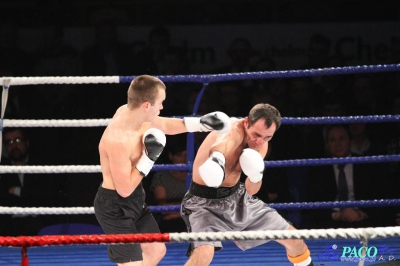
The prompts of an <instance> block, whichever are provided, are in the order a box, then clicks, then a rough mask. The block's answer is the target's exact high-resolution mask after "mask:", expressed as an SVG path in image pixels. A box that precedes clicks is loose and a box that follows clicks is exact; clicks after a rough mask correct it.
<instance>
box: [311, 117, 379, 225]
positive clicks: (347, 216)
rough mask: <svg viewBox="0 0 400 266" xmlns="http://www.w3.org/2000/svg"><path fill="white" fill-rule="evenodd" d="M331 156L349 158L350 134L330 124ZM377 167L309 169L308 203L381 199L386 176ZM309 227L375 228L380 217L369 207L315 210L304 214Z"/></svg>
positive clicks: (355, 166) (348, 165)
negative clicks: (380, 183) (381, 186)
mask: <svg viewBox="0 0 400 266" xmlns="http://www.w3.org/2000/svg"><path fill="white" fill-rule="evenodd" d="M325 145H326V149H327V151H328V155H329V156H330V157H334V158H339V157H351V156H352V154H351V152H350V134H349V131H348V129H347V127H346V126H344V125H333V126H330V127H328V128H327V131H326V141H325ZM382 167H383V166H382V165H379V164H346V165H343V164H342V165H323V166H312V167H310V168H309V175H308V180H307V185H308V193H307V194H308V201H310V202H318V201H348V200H372V199H377V198H379V197H380V196H381V189H379V187H380V185H379V184H378V183H379V182H380V181H381V180H382V179H381V178H382V175H383V174H384V173H385V172H384V171H382ZM304 213H305V214H306V217H307V218H308V219H306V220H307V221H308V223H309V224H308V226H310V227H311V228H349V227H354V228H356V227H368V226H374V224H376V223H377V222H378V220H379V215H377V214H376V210H373V209H372V208H365V209H364V208H353V207H350V208H340V209H333V210H332V209H315V210H309V211H305V212H304Z"/></svg>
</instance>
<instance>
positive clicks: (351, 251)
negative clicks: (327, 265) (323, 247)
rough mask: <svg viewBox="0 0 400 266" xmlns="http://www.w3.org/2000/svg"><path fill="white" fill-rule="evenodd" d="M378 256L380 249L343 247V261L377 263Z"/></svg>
mask: <svg viewBox="0 0 400 266" xmlns="http://www.w3.org/2000/svg"><path fill="white" fill-rule="evenodd" d="M377 254H378V249H377V248H376V247H375V246H372V247H360V248H358V249H357V248H356V247H353V248H351V247H346V246H344V247H343V252H342V256H341V257H340V260H341V261H360V260H365V261H375V260H376V255H377Z"/></svg>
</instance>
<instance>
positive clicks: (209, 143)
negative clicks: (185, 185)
mask: <svg viewBox="0 0 400 266" xmlns="http://www.w3.org/2000/svg"><path fill="white" fill-rule="evenodd" d="M228 143H229V144H228ZM226 145H228V146H229V148H227V149H226V150H225V151H224V152H223V153H224V154H225V160H226V161H225V180H224V182H223V183H222V185H221V186H223V187H232V186H234V185H235V184H236V183H237V182H238V180H239V179H240V175H241V172H242V169H241V167H240V164H239V157H240V154H241V153H242V151H243V149H244V148H246V147H247V143H246V139H245V132H244V128H243V119H239V120H236V121H234V122H233V123H232V128H231V130H230V131H229V132H228V133H226V134H223V135H219V134H216V133H210V134H208V135H207V137H206V139H205V140H204V141H203V143H202V144H201V146H200V148H199V150H198V152H197V155H196V159H195V161H194V163H193V169H194V170H193V181H194V182H195V183H197V184H200V185H206V184H205V183H204V181H203V180H202V178H201V177H200V174H199V172H198V169H199V166H201V165H202V164H203V163H204V162H205V161H206V160H207V159H208V158H209V156H210V151H211V150H213V149H216V150H219V147H221V146H222V147H226ZM222 149H224V148H222Z"/></svg>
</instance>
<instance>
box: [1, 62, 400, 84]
mask: <svg viewBox="0 0 400 266" xmlns="http://www.w3.org/2000/svg"><path fill="white" fill-rule="evenodd" d="M399 70H400V64H385V65H364V66H348V67H331V68H319V69H306V70H282V71H260V72H244V73H231V74H214V75H211V74H206V75H165V76H157V77H158V78H160V79H161V80H163V81H164V82H199V83H203V84H206V83H207V84H208V83H210V82H220V81H226V80H244V79H265V78H290V77H307V76H322V75H340V74H357V73H374V72H375V73H376V72H389V71H399ZM135 77H136V76H90V77H85V76H82V77H79V76H78V77H3V78H1V84H4V82H5V81H6V80H10V81H11V85H38V84H89V83H130V82H131V81H132V79H134V78H135Z"/></svg>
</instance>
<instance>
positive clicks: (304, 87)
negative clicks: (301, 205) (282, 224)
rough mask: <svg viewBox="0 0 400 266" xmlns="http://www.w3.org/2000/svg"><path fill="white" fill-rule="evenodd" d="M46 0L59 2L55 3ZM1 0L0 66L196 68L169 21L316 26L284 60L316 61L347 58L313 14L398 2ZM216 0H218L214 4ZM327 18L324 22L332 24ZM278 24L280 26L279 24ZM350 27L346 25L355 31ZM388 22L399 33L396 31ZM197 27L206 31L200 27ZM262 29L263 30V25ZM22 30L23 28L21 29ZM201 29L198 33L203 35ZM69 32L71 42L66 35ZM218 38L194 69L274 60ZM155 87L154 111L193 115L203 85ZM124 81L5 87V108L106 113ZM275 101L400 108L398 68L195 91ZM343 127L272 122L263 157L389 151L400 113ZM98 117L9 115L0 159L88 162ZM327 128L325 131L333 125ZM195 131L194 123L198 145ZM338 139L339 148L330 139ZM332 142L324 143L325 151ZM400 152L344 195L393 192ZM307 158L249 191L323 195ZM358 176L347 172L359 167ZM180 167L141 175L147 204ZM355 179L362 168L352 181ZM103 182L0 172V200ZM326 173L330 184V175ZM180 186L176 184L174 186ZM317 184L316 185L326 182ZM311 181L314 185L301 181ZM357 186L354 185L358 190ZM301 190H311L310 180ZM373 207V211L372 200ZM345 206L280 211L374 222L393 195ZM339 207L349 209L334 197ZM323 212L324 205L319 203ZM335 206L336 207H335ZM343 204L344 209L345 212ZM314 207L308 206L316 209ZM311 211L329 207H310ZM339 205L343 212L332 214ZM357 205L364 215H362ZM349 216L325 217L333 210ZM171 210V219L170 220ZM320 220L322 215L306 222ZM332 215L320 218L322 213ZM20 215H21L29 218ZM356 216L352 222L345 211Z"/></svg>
mask: <svg viewBox="0 0 400 266" xmlns="http://www.w3.org/2000/svg"><path fill="white" fill-rule="evenodd" d="M56 2H57V3H56ZM56 2H55V1H2V3H0V7H1V9H2V10H3V11H7V12H3V13H2V14H3V15H4V16H2V18H1V21H0V23H1V25H0V31H1V42H0V60H1V64H0V76H1V77H7V76H11V77H12V76H110V75H118V76H123V75H132V76H134V75H141V74H150V75H188V74H199V73H198V72H196V70H195V69H194V68H193V66H192V65H191V61H190V60H189V52H188V50H187V47H184V46H181V45H175V43H176V42H175V41H174V39H173V36H172V35H171V32H170V30H169V27H170V26H171V25H174V26H176V25H210V26H213V25H219V26H220V25H228V26H229V25H232V27H233V29H232V30H233V31H234V27H235V25H246V26H251V25H253V24H261V25H268V26H270V27H274V25H278V24H285V23H286V24H298V23H300V24H306V25H310V29H312V30H314V32H312V33H311V34H310V37H309V38H308V41H307V47H306V56H305V58H304V61H303V62H301V63H300V64H297V63H294V64H293V65H291V66H290V69H293V70H294V69H315V68H329V67H344V66H350V65H359V64H361V63H363V62H357V61H355V60H354V59H353V60H352V61H351V62H349V61H348V60H347V59H348V58H346V56H344V55H343V54H340V53H337V49H335V46H334V44H333V40H332V39H331V38H330V33H329V32H323V31H319V30H316V28H315V27H312V25H314V24H324V23H333V25H334V23H343V22H345V23H346V22H348V23H364V22H376V23H380V22H393V23H396V22H398V21H399V18H400V3H398V2H396V1H385V0H381V1H379V4H378V1H343V0H337V1H311V0H304V1H298V0H284V1H282V0H280V1H277V0H276V1H207V3H204V1H190V3H189V2H187V1H113V2H112V4H111V1H95V2H96V3H95V2H93V1H56ZM216 2H217V3H216ZM143 25H145V26H149V31H148V32H147V33H146V35H147V37H146V38H145V39H143V40H140V41H135V42H133V43H127V42H123V41H120V37H121V31H119V30H120V29H121V28H122V27H133V28H134V27H136V26H143ZM71 28H85V29H87V28H88V29H90V30H91V31H92V32H93V33H94V34H93V39H92V42H91V44H90V45H88V46H87V47H84V49H77V48H76V47H74V46H72V45H70V44H68V43H67V42H65V32H66V30H69V29H71ZM27 29H28V30H30V31H32V30H40V31H41V33H42V34H41V35H40V36H42V40H41V42H40V43H41V45H40V46H39V47H38V49H36V50H34V51H32V49H24V47H29V44H27V43H22V42H21V36H23V34H24V32H25V31H26V30H27ZM332 30H334V29H332ZM288 34H290V32H288ZM354 34H355V35H357V33H354ZM396 34H397V35H396ZM393 37H394V38H393V40H394V41H393V42H392V43H391V50H390V51H388V54H389V56H388V57H387V60H385V61H382V62H380V63H384V64H396V63H400V62H399V61H400V60H399V59H400V38H399V37H400V34H399V33H394V36H393ZM204 38H207V36H204ZM271 38H273V36H271ZM22 39H23V38H22ZM213 41H215V42H218V40H210V45H213V43H212V42H213ZM77 42H79V41H77ZM228 43H229V45H228V46H227V47H225V52H226V55H227V58H228V61H227V62H226V64H224V65H218V66H213V67H210V68H209V69H207V70H205V71H204V72H203V73H200V74H221V73H239V72H253V71H275V70H281V68H280V64H279V62H277V60H276V59H275V58H274V57H273V56H267V55H260V54H257V53H255V52H254V49H253V47H254V46H255V43H254V40H253V39H252V40H250V39H248V38H246V37H244V36H239V35H238V36H236V37H235V38H232V39H231V40H229V41H228ZM166 85H167V99H166V101H165V104H164V110H163V111H162V113H161V115H162V116H183V115H191V114H192V113H193V107H194V103H195V100H196V97H197V95H198V93H199V91H200V89H201V88H202V84H197V83H173V82H169V83H166ZM128 86H129V84H100V85H99V84H90V85H68V84H61V85H60V84H54V85H28V86H11V88H10V90H9V99H8V103H7V107H6V111H5V116H4V118H6V119H89V118H90V119H96V118H111V117H112V116H113V113H114V111H115V110H116V109H117V108H118V107H119V106H120V105H123V104H125V103H126V91H127V89H128ZM259 102H264V103H269V104H272V105H274V106H275V107H277V108H278V110H279V111H280V112H281V115H282V117H321V116H357V115H389V114H400V72H382V73H366V74H354V75H349V74H347V75H329V76H315V77H298V78H288V79H284V78H274V79H254V80H252V79H249V80H244V81H227V82H218V83H211V84H209V85H208V86H207V89H206V91H205V94H204V95H203V98H202V101H201V104H200V106H199V110H198V112H197V114H198V115H201V114H204V113H207V112H211V111H215V110H219V111H223V112H225V113H227V114H228V115H229V116H235V117H245V116H246V115H247V114H248V110H250V108H251V107H252V106H253V105H255V104H257V103H259ZM345 126H346V127H344V128H340V127H339V128H332V127H330V126H328V125H296V126H293V125H283V126H282V127H281V129H279V131H278V132H277V134H276V135H275V136H274V139H273V140H272V141H271V148H270V152H269V153H268V155H267V157H266V158H265V160H287V159H307V158H323V157H347V156H371V155H391V154H400V123H355V124H351V125H345ZM103 130H104V128H103V127H87V128H19V129H16V128H12V129H5V130H4V131H3V158H2V161H1V164H3V165H6V164H10V165H26V164H28V165H98V164H99V156H98V150H97V145H98V142H99V140H100V137H101V134H102V132H103ZM335 134H336V135H335ZM203 138H204V134H200V133H198V134H195V140H196V145H199V144H200V143H201V140H202V139H203ZM339 142H340V144H338V145H342V146H341V148H342V149H343V150H344V151H345V152H344V153H342V154H338V153H337V148H335V145H334V143H339ZM167 143H168V144H167V147H166V150H165V151H164V153H163V157H162V158H161V159H160V161H159V162H158V163H185V161H186V135H183V136H181V137H176V138H172V137H171V138H170V137H168V139H167ZM335 149H336V150H335ZM399 165H400V163H399V162H393V163H385V164H371V165H370V166H369V167H372V168H371V169H368V168H364V169H362V170H360V172H363V173H368V174H363V175H362V176H361V177H358V176H357V177H356V172H357V171H358V170H355V169H356V168H357V167H358V166H355V165H354V168H352V169H353V170H351V173H350V174H352V175H354V183H353V184H352V188H351V190H353V192H354V193H352V194H350V196H351V198H350V199H351V200H363V199H377V198H379V199H384V198H386V199H389V198H399V196H400V193H399V189H398V188H399V187H400V186H399V179H400V167H399ZM329 171H330V170H329V169H328V170H327V171H325V170H324V169H319V168H317V167H287V168H274V169H267V170H266V172H265V176H264V184H263V187H262V189H261V191H260V192H259V193H258V194H257V196H259V197H260V198H262V199H263V200H264V201H266V202H268V203H270V202H301V201H333V200H337V199H336V198H335V197H334V196H332V197H331V198H330V197H329V196H328V194H329V193H328V192H329V191H334V190H335V189H336V188H335V184H334V183H333V184H331V185H332V187H329V186H328V187H325V188H322V186H323V185H326V184H327V183H329V182H323V183H324V184H320V183H319V182H320V181H321V180H323V179H324V178H325V177H326V176H329V175H330V172H329ZM357 175H358V172H357ZM185 178H186V175H185V173H182V172H179V171H171V172H158V173H157V172H152V174H151V175H150V176H149V177H146V178H145V179H144V181H143V182H144V185H145V188H146V190H147V197H148V205H176V204H179V202H180V199H181V198H182V197H183V194H184V192H185V189H186V183H185ZM356 179H360V181H355V180H356ZM100 182H101V174H100V173H89V174H86V173H82V174H19V175H18V174H1V175H0V193H1V194H0V206H23V207H28V206H29V207H33V206H36V207H39V206H43V207H45V206H47V207H67V206H84V207H88V206H93V199H94V195H95V193H96V191H97V188H98V186H99V185H100ZM329 184H330V183H329ZM178 188H179V189H178ZM324 189H325V190H324ZM316 190H318V191H320V193H312V191H316ZM358 190H360V191H362V192H361V193H358ZM310 191H311V192H310ZM382 210H383V211H382ZM382 210H374V209H368V210H359V209H353V210H352V211H354V212H356V213H357V214H358V215H359V217H360V218H359V220H357V221H353V222H348V221H345V220H346V219H345V218H338V217H335V215H336V214H335V215H333V213H334V212H336V211H332V210H325V212H324V213H321V212H320V211H307V212H306V211H304V212H300V211H282V214H283V215H284V216H285V217H286V218H287V219H289V220H290V221H291V222H292V223H294V224H295V225H296V226H297V227H299V228H315V227H321V228H324V227H327V226H329V227H335V226H336V227H337V226H341V227H343V226H351V227H357V226H371V225H372V226H385V225H395V224H398V223H399V217H397V220H396V215H398V213H400V211H398V210H397V208H383V209H382ZM346 212H348V211H347V210H346ZM324 215H327V216H324ZM340 215H341V213H340ZM345 216H346V213H344V212H343V217H345ZM313 217H317V218H316V219H315V218H313ZM318 217H328V218H326V219H325V218H324V219H322V218H321V219H319V218H318ZM341 217H342V216H341ZM361 217H362V218H361ZM336 218H338V220H340V222H348V223H345V224H343V223H341V224H337V223H336V224H335V223H334V220H337V219H336ZM158 219H159V221H160V225H161V228H162V230H163V231H172V232H175V231H185V229H184V227H183V226H182V224H181V223H180V222H181V220H180V217H179V215H176V214H171V213H163V214H159V217H158ZM2 220H3V221H5V222H3V223H1V225H0V234H2V235H21V234H31V235H34V234H37V233H38V231H39V230H40V228H42V227H44V226H46V225H50V224H54V223H62V222H85V223H93V224H96V223H97V222H96V221H95V218H94V215H65V217H57V216H50V215H45V216H24V217H21V216H16V215H2ZM171 220H172V221H171ZM316 220H321V223H316V222H315V221H316ZM330 220H332V221H330ZM27 221H29V222H27ZM354 222H356V223H354Z"/></svg>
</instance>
